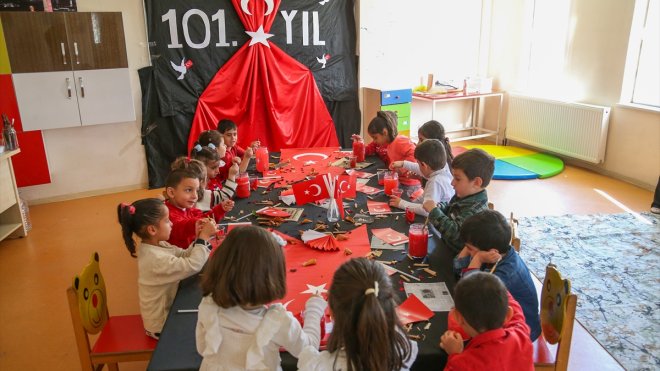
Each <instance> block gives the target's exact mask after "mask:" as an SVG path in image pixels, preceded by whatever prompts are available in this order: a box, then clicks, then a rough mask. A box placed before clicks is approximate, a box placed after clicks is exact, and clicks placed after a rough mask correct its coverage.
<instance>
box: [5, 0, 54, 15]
mask: <svg viewBox="0 0 660 371" xmlns="http://www.w3.org/2000/svg"><path fill="white" fill-rule="evenodd" d="M0 11H2V12H7V11H17V12H26V11H27V12H43V11H44V2H43V0H0Z"/></svg>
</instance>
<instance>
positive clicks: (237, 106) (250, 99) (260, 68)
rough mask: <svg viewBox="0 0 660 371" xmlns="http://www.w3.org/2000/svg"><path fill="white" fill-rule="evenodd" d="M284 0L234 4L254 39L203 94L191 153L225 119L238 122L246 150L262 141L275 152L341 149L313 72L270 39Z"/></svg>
mask: <svg viewBox="0 0 660 371" xmlns="http://www.w3.org/2000/svg"><path fill="white" fill-rule="evenodd" d="M280 2H281V0H274V1H242V0H232V3H233V5H234V8H235V9H236V12H237V14H238V17H239V18H240V20H241V22H242V23H243V25H244V26H245V29H246V33H247V34H248V35H249V36H250V37H251V39H250V41H249V42H246V43H245V44H244V45H243V46H242V47H241V48H240V49H239V50H238V51H237V52H236V54H234V56H232V57H231V58H230V59H229V60H228V61H227V63H225V64H224V65H223V66H222V67H221V68H220V70H219V71H218V73H217V74H216V75H215V77H213V80H211V83H210V84H209V85H208V87H207V88H206V90H204V92H203V93H202V95H201V96H200V98H199V100H198V102H197V110H196V111H195V118H194V119H193V123H192V126H191V128H190V134H189V137H188V150H190V149H191V148H192V147H193V145H194V143H195V141H196V140H197V137H198V136H199V134H200V133H201V132H202V131H204V130H213V129H215V128H216V127H217V124H218V121H219V120H221V119H230V120H232V121H234V122H235V123H236V125H237V126H238V131H239V133H240V135H239V137H238V144H239V145H241V146H243V147H246V146H247V145H249V143H250V142H251V141H253V140H256V139H259V140H260V141H261V144H262V145H266V146H268V147H269V148H270V149H271V150H274V151H280V149H282V148H292V147H328V146H335V147H337V146H339V141H338V140H337V134H336V132H335V128H334V123H333V122H332V117H331V116H330V113H329V112H328V109H327V107H326V105H325V102H324V101H323V98H322V97H321V93H320V92H319V89H318V87H317V86H316V82H315V81H314V76H313V74H312V72H311V71H310V70H309V68H307V67H306V66H305V65H303V64H301V63H300V62H298V61H297V60H295V59H293V58H292V57H291V56H289V55H288V54H286V53H285V52H284V51H283V50H282V49H280V48H279V47H278V46H277V45H275V44H274V43H273V42H271V40H269V38H270V37H272V36H273V35H272V34H270V33H269V31H270V29H271V26H272V24H273V19H274V18H275V15H277V14H279V12H278V8H279V5H280Z"/></svg>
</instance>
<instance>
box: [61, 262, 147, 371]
mask: <svg viewBox="0 0 660 371" xmlns="http://www.w3.org/2000/svg"><path fill="white" fill-rule="evenodd" d="M66 295H67V298H68V300H69V310H70V312H71V320H72V322H73V332H74V333H75V335H76V344H77V346H78V355H79V357H80V364H81V367H82V369H83V370H85V371H88V370H101V369H102V368H103V365H104V364H107V365H108V368H109V369H110V370H118V366H117V363H119V362H133V361H148V360H149V359H151V353H153V351H154V348H155V347H156V344H157V341H156V340H155V339H152V338H150V337H149V336H147V335H146V334H145V332H144V327H143V325H142V317H141V316H140V315H139V314H138V315H128V316H115V317H110V316H109V314H108V306H107V302H106V298H107V297H106V290H105V281H104V280H103V276H102V275H101V270H100V269H99V254H98V253H96V252H95V253H93V254H92V259H91V260H90V263H89V264H88V265H87V266H85V267H84V268H83V270H82V272H81V273H80V275H77V276H76V277H75V278H74V279H73V285H72V286H71V287H69V288H67V290H66ZM99 332H100V335H99V336H98V339H97V340H96V343H95V344H94V347H93V348H91V347H90V343H89V334H97V333H99Z"/></svg>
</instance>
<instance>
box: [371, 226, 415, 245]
mask: <svg viewBox="0 0 660 371" xmlns="http://www.w3.org/2000/svg"><path fill="white" fill-rule="evenodd" d="M371 233H372V234H373V235H374V236H376V237H378V238H380V239H381V240H383V241H384V242H385V243H389V244H390V245H394V246H397V245H401V244H404V243H406V242H408V236H406V235H405V234H403V233H400V232H397V231H395V230H394V229H392V228H382V229H372V230H371Z"/></svg>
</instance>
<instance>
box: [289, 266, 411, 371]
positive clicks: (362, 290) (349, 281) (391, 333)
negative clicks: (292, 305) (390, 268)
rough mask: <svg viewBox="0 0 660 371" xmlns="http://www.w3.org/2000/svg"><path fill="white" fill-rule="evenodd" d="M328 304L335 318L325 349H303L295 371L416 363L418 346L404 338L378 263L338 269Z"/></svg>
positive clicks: (386, 370) (358, 370)
mask: <svg viewBox="0 0 660 371" xmlns="http://www.w3.org/2000/svg"><path fill="white" fill-rule="evenodd" d="M328 305H329V306H330V311H331V313H332V316H333V318H334V326H333V329H332V333H331V334H330V338H329V340H328V348H327V350H326V351H323V352H319V351H318V350H316V348H313V347H309V346H308V347H306V348H305V349H304V350H303V352H302V353H301V354H300V356H299V358H298V368H299V369H300V370H303V371H305V370H319V371H321V370H348V371H367V370H382V371H395V370H408V369H409V368H410V366H411V365H412V363H413V362H414V361H415V358H416V357H417V343H416V342H414V341H411V340H410V339H408V337H407V336H406V335H405V331H404V330H403V327H402V326H401V323H400V322H399V320H398V317H397V315H396V311H395V308H396V305H397V304H396V302H395V299H394V290H393V289H392V282H391V280H390V278H389V277H388V276H387V274H386V273H385V270H384V269H383V266H382V265H380V264H379V263H376V262H373V261H371V260H368V259H365V258H356V259H351V260H349V261H347V262H346V263H344V264H343V265H342V266H341V267H339V269H337V271H336V272H335V275H334V277H333V279H332V286H331V287H330V291H329V293H328Z"/></svg>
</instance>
